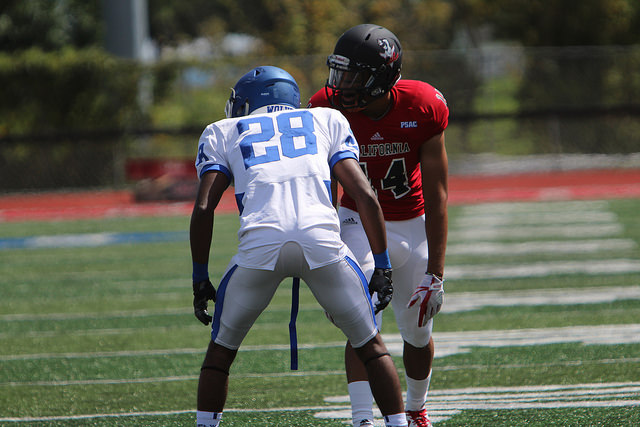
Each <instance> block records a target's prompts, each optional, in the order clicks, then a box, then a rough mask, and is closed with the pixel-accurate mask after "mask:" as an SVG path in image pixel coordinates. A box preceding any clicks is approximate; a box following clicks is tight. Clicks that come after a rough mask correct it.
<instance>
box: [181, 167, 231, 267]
mask: <svg viewBox="0 0 640 427" xmlns="http://www.w3.org/2000/svg"><path fill="white" fill-rule="evenodd" d="M228 186H229V179H228V178H227V176H226V175H225V174H223V173H221V172H217V171H211V172H206V173H205V174H204V175H203V176H202V178H201V179H200V185H199V186H198V193H197V196H196V201H195V204H194V206H193V212H192V213H191V224H190V227H189V238H190V242H191V257H192V259H193V261H194V262H197V263H200V264H207V263H208V262H209V248H210V247H211V237H212V234H213V212H214V210H215V208H216V206H218V203H219V202H220V198H221V197H222V193H224V190H226V188H227V187H228Z"/></svg>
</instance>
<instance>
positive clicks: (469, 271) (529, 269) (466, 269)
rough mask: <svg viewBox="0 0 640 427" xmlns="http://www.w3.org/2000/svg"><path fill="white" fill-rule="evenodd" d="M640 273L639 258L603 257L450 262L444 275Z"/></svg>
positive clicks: (502, 276)
mask: <svg viewBox="0 0 640 427" xmlns="http://www.w3.org/2000/svg"><path fill="white" fill-rule="evenodd" d="M638 272H640V260H637V259H604V260H597V261H596V260H588V261H546V262H535V263H528V264H478V265H451V266H447V267H446V268H445V277H446V278H447V279H448V280H461V279H465V280H479V279H508V278H526V277H547V276H554V275H566V274H605V273H606V274H627V273H638Z"/></svg>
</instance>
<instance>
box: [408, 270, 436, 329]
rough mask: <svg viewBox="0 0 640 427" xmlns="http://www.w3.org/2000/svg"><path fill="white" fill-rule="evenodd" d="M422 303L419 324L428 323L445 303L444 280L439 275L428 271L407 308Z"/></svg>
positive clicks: (420, 325)
mask: <svg viewBox="0 0 640 427" xmlns="http://www.w3.org/2000/svg"><path fill="white" fill-rule="evenodd" d="M418 302H419V303H420V311H419V314H418V326H419V327H422V326H425V325H426V324H427V322H428V321H429V319H431V318H432V317H433V316H435V315H436V314H438V312H439V311H440V309H441V308H442V304H443V303H444V282H443V281H442V279H440V278H439V277H437V276H434V275H433V274H431V273H427V274H426V275H425V276H424V279H422V282H420V284H419V285H418V287H417V288H416V291H415V292H414V293H413V295H412V296H411V300H409V304H407V308H411V307H413V305H414V304H416V303H418Z"/></svg>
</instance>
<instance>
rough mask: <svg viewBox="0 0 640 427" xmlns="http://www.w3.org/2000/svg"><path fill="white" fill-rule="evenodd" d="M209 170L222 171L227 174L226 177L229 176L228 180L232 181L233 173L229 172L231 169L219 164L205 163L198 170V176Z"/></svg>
mask: <svg viewBox="0 0 640 427" xmlns="http://www.w3.org/2000/svg"><path fill="white" fill-rule="evenodd" d="M211 171H218V172H222V173H223V174H225V175H226V176H227V178H229V182H233V174H232V173H231V171H230V170H229V169H227V168H226V167H224V166H222V165H219V164H213V165H206V166H204V167H203V168H202V170H201V171H200V178H202V175H204V174H205V172H211Z"/></svg>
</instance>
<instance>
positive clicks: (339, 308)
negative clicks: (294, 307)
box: [304, 259, 377, 347]
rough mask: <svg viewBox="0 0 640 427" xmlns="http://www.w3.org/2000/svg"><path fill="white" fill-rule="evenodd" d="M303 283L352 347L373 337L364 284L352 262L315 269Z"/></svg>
mask: <svg viewBox="0 0 640 427" xmlns="http://www.w3.org/2000/svg"><path fill="white" fill-rule="evenodd" d="M304 281H305V283H306V284H307V286H309V289H310V290H311V292H312V293H313V295H314V296H315V297H316V299H317V300H318V302H319V303H320V305H321V306H322V308H323V309H324V310H325V311H326V312H327V313H328V314H329V316H331V319H332V320H333V322H334V323H335V324H336V326H338V327H339V328H340V329H341V330H342V332H343V333H344V334H345V335H346V336H347V338H348V339H349V341H350V342H351V344H352V345H353V347H360V346H362V345H363V344H364V343H366V342H367V341H369V340H370V339H371V338H373V337H374V336H375V335H376V333H377V329H376V324H375V319H374V316H373V308H372V305H371V300H370V298H369V291H368V287H367V282H366V279H365V278H364V273H362V271H361V270H360V268H359V267H358V265H357V263H356V262H354V261H353V260H351V261H349V260H348V259H342V260H340V261H338V262H335V263H332V264H329V265H327V266H324V267H320V268H316V269H314V270H311V271H309V272H308V273H306V274H305V277H304Z"/></svg>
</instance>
